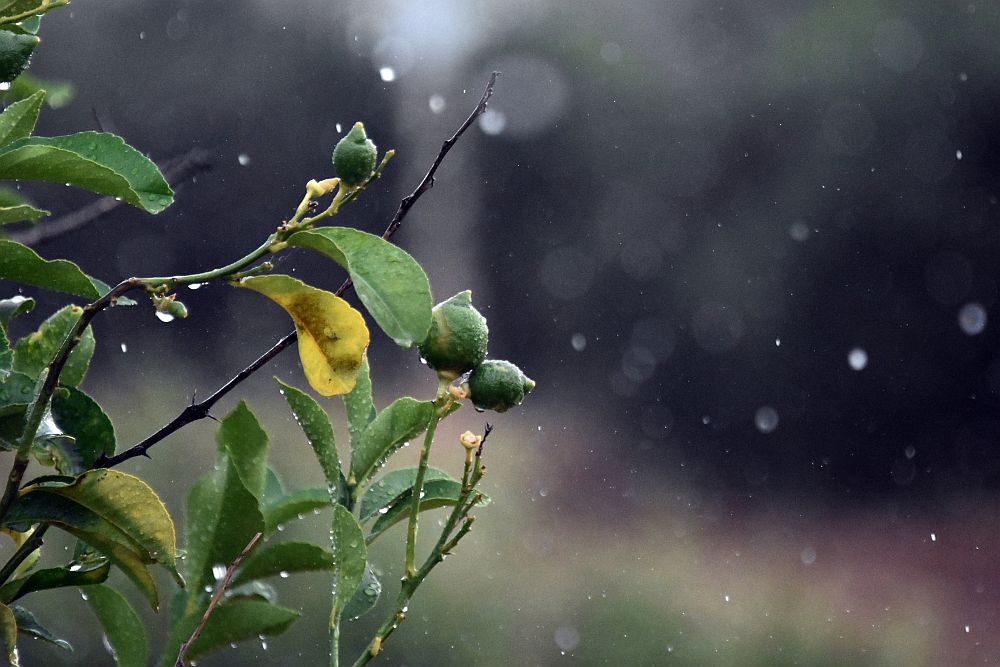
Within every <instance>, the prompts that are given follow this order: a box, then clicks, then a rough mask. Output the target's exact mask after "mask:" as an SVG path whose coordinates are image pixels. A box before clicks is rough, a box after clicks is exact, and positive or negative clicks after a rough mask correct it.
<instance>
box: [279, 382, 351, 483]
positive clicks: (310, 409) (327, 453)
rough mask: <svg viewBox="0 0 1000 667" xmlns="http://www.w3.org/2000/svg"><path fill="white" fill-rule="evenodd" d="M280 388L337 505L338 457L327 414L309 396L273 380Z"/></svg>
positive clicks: (331, 426)
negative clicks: (313, 453) (317, 460)
mask: <svg viewBox="0 0 1000 667" xmlns="http://www.w3.org/2000/svg"><path fill="white" fill-rule="evenodd" d="M274 379H275V381H277V383H278V385H279V386H280V387H281V390H280V391H281V395H282V396H284V397H285V400H286V401H288V407H290V408H291V409H292V414H293V415H295V421H296V422H298V425H299V426H300V427H301V428H302V430H303V432H304V433H305V434H306V440H308V441H309V445H310V446H311V447H312V449H313V451H314V452H315V453H316V458H317V459H319V465H320V468H322V469H323V475H324V476H325V477H326V483H327V488H328V489H329V490H330V491H329V492H330V498H331V499H332V500H333V502H337V500H338V499H339V498H340V493H341V489H340V478H341V474H340V456H339V455H338V454H337V442H336V440H335V439H334V435H333V425H332V424H330V418H329V417H328V416H327V414H326V412H325V411H324V410H323V408H321V407H320V406H319V403H317V402H316V401H315V400H314V399H313V398H312V397H311V396H309V395H308V394H306V393H305V392H302V391H300V390H298V389H296V388H295V387H292V386H290V385H287V384H285V383H284V382H282V381H281V380H278V378H274Z"/></svg>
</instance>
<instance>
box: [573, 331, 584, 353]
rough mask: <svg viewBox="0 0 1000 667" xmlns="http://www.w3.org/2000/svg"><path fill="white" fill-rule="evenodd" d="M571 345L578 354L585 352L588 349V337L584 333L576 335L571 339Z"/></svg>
mask: <svg viewBox="0 0 1000 667" xmlns="http://www.w3.org/2000/svg"><path fill="white" fill-rule="evenodd" d="M569 344H570V345H572V346H573V349H574V350H576V351H577V352H583V351H584V350H585V349H587V337H586V336H584V335H583V334H582V333H575V334H573V336H572V337H571V338H570V339H569Z"/></svg>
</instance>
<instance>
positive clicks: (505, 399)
mask: <svg viewBox="0 0 1000 667" xmlns="http://www.w3.org/2000/svg"><path fill="white" fill-rule="evenodd" d="M534 388H535V381H534V380H532V379H531V378H529V377H528V376H527V375H525V374H524V373H523V372H522V371H521V369H520V368H518V367H517V366H515V365H514V364H512V363H510V362H509V361H502V360H500V359H491V360H489V361H484V362H483V363H481V364H479V365H478V366H476V368H475V370H473V371H472V375H470V376H469V382H468V392H469V397H470V398H472V404H473V405H475V406H476V407H477V408H479V409H480V410H495V411H497V412H506V411H507V410H509V409H510V408H512V407H514V406H515V405H520V404H521V401H523V400H524V397H525V395H526V394H528V393H529V392H530V391H531V390H532V389H534Z"/></svg>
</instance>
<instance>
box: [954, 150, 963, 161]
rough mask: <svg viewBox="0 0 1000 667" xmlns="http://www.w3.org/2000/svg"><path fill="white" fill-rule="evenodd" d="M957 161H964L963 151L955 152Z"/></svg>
mask: <svg viewBox="0 0 1000 667" xmlns="http://www.w3.org/2000/svg"><path fill="white" fill-rule="evenodd" d="M955 159H956V160H961V159H962V151H961V150H957V151H955Z"/></svg>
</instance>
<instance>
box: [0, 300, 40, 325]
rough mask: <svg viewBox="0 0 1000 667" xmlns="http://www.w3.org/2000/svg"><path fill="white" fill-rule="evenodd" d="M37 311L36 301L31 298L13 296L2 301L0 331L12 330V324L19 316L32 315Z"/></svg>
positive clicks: (0, 302)
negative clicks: (31, 313)
mask: <svg viewBox="0 0 1000 667" xmlns="http://www.w3.org/2000/svg"><path fill="white" fill-rule="evenodd" d="M34 309H35V300H34V299H32V298H29V297H23V296H20V295H18V296H12V297H10V298H9V299H0V329H3V330H5V331H6V330H7V329H8V328H10V322H11V320H13V319H14V318H15V317H17V316H18V315H24V314H25V313H30V312H31V311H33V310H34Z"/></svg>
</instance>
